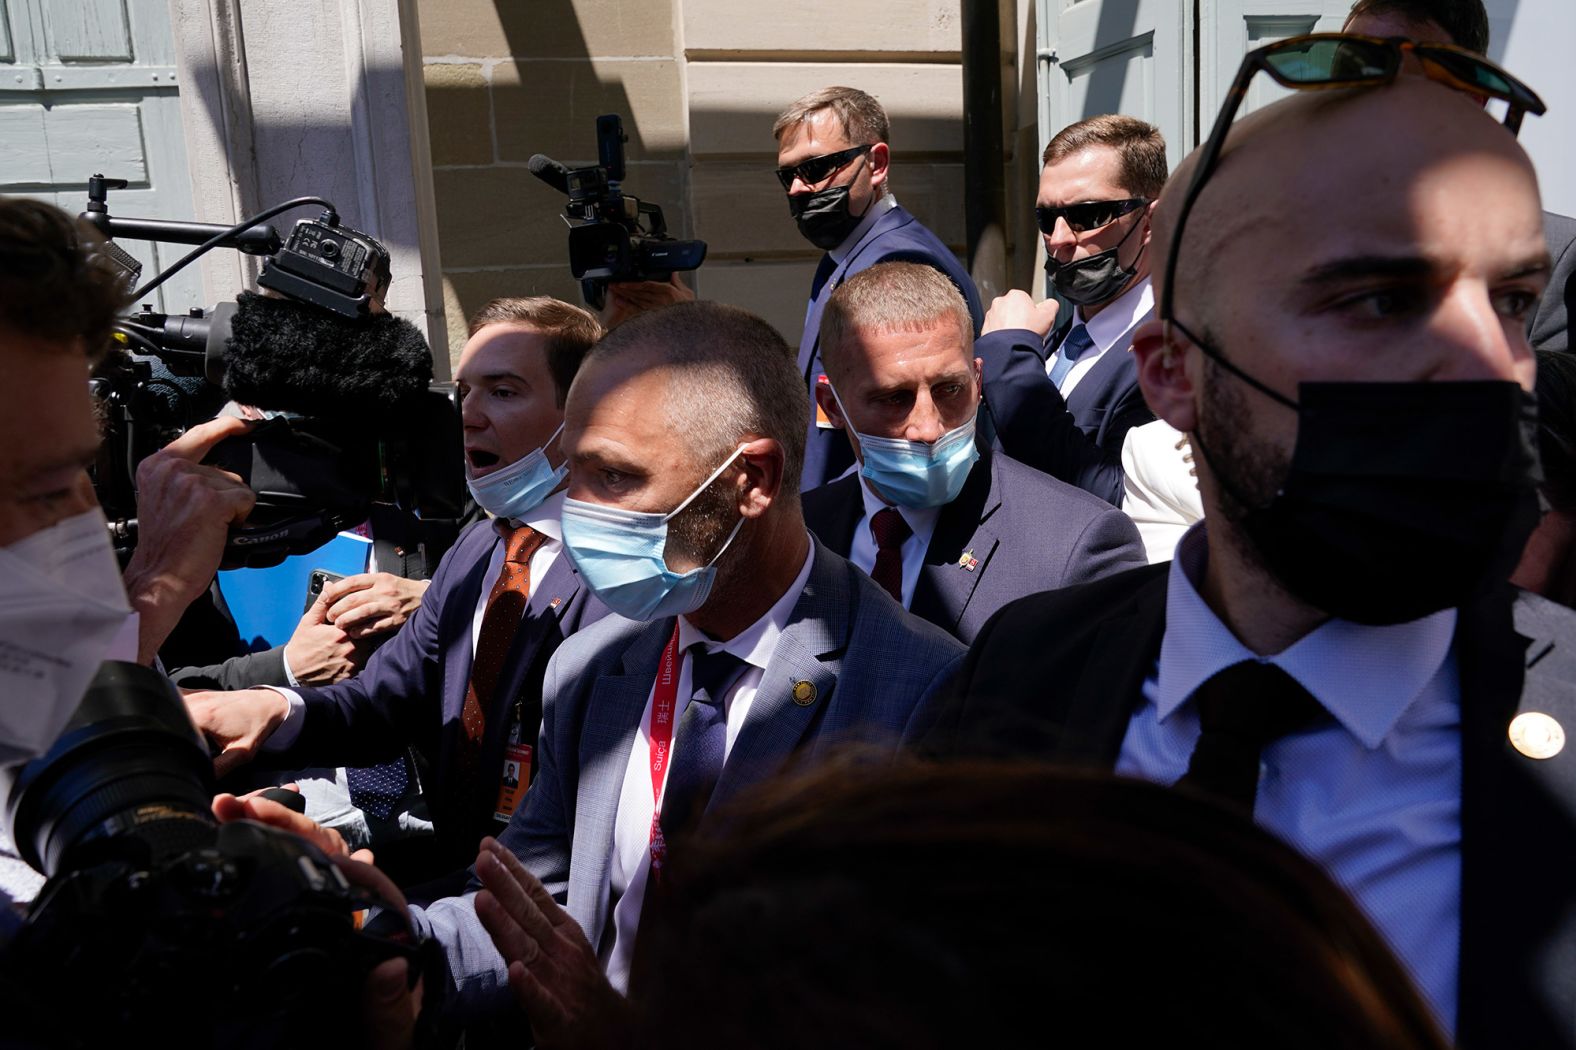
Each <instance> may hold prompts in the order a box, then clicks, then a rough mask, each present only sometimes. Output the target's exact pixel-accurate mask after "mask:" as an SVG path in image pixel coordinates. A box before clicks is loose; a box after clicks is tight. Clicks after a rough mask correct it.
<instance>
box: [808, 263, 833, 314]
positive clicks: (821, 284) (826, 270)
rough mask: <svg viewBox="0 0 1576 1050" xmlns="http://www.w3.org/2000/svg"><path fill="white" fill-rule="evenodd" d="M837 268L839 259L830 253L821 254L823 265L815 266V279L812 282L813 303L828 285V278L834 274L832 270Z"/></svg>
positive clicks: (811, 295) (811, 299) (811, 297)
mask: <svg viewBox="0 0 1576 1050" xmlns="http://www.w3.org/2000/svg"><path fill="white" fill-rule="evenodd" d="M836 269H837V260H836V259H834V258H832V257H831V256H830V255H823V256H821V265H819V266H817V267H816V268H815V279H814V280H812V281H811V282H810V301H811V302H812V303H813V302H815V300H816V299H817V298H819V297H820V295H821V289H822V288H825V287H826V282H827V280H828V279H829V278H830V277H831V276H832V271H833V270H836Z"/></svg>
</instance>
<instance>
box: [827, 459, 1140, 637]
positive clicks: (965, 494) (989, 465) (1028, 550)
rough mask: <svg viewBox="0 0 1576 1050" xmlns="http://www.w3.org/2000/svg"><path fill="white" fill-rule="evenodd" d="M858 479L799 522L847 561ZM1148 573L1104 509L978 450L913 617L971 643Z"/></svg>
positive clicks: (932, 549) (949, 510)
mask: <svg viewBox="0 0 1576 1050" xmlns="http://www.w3.org/2000/svg"><path fill="white" fill-rule="evenodd" d="M860 485H861V482H860V480H859V476H858V475H857V474H856V475H850V476H849V477H846V478H839V479H838V480H836V481H834V482H832V483H831V484H830V485H823V486H821V487H820V488H818V489H814V490H812V491H810V492H806V493H805V494H804V520H805V523H806V524H807V525H809V526H810V530H811V531H812V532H814V533H815V534H816V536H817V537H819V538H820V540H821V542H822V543H825V544H826V545H827V546H828V547H830V548H832V549H833V550H834V551H836V552H837V553H839V554H841V555H843V556H844V557H847V555H848V552H849V551H850V550H851V549H852V548H853V542H854V530H855V528H857V527H858V525H859V522H860V521H861V520H863V518H864V514H865V506H864V497H863V495H862V494H861V493H860V491H859V489H860ZM1143 564H1144V548H1143V545H1142V544H1141V543H1140V542H1139V538H1138V530H1137V529H1136V528H1135V527H1134V525H1133V522H1132V520H1131V519H1130V518H1128V516H1127V515H1126V514H1123V513H1122V512H1121V511H1119V510H1117V509H1116V508H1115V507H1113V506H1111V505H1110V504H1109V503H1107V502H1105V501H1104V500H1102V499H1099V498H1097V497H1095V496H1091V495H1090V494H1089V493H1087V492H1084V491H1082V490H1081V489H1076V488H1073V486H1071V485H1069V484H1067V483H1066V482H1063V481H1058V480H1056V479H1055V478H1053V477H1051V476H1050V475H1048V474H1042V473H1040V472H1039V471H1037V470H1034V469H1033V468H1031V467H1026V466H1024V465H1023V464H1022V463H1019V462H1018V461H1017V460H1015V459H1011V458H1009V457H1007V456H1004V455H1002V454H1001V453H999V452H991V451H990V450H988V449H987V450H984V451H982V452H981V453H980V460H979V462H978V463H976V464H974V469H973V470H971V471H969V477H968V481H966V482H965V483H964V485H963V490H962V491H961V492H959V493H958V498H957V499H955V500H953V501H952V502H951V503H948V504H947V505H946V506H945V507H943V508H942V509H941V514H940V515H939V516H938V517H937V519H936V531H935V532H934V533H933V534H932V535H931V537H930V546H929V547H928V548H926V550H925V565H924V567H923V568H922V569H920V573H919V583H918V584H916V585H915V587H914V600H913V601H911V602H910V603H909V610H910V611H911V612H913V613H914V615H915V616H922V617H924V618H925V619H927V620H929V621H930V622H931V623H933V624H936V625H937V626H939V627H942V628H945V629H946V630H947V631H948V632H950V633H951V634H953V635H955V636H956V637H958V638H960V639H962V640H963V641H964V642H971V641H973V640H974V636H975V635H976V634H978V633H979V630H980V628H981V627H983V626H984V625H985V621H986V620H988V619H990V617H991V615H992V614H993V613H995V612H996V610H997V609H1000V608H1001V607H1002V606H1003V605H1006V604H1007V603H1008V602H1010V601H1013V600H1014V599H1017V598H1022V597H1023V596H1024V595H1026V594H1033V593H1035V592H1036V591H1049V590H1055V589H1056V588H1057V587H1071V586H1072V585H1074V584H1078V583H1088V582H1089V581H1090V580H1096V579H1099V578H1100V577H1102V576H1110V575H1112V574H1113V573H1118V572H1121V571H1123V570H1124V569H1132V568H1136V567H1137V566H1139V565H1143Z"/></svg>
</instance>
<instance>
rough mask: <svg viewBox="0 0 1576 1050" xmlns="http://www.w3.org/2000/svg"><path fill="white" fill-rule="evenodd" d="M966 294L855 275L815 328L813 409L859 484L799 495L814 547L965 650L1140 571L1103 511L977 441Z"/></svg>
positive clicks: (901, 268)
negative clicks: (990, 633)
mask: <svg viewBox="0 0 1576 1050" xmlns="http://www.w3.org/2000/svg"><path fill="white" fill-rule="evenodd" d="M973 344H974V340H973V336H972V332H971V330H970V323H969V315H968V310H967V307H966V306H965V305H964V302H963V298H962V296H960V295H958V293H957V289H956V288H954V287H953V285H952V283H951V282H950V281H948V280H947V279H946V278H945V277H944V276H942V275H941V274H939V273H937V272H936V271H935V270H933V269H931V268H930V267H927V266H917V265H915V264H913V263H901V262H892V263H881V264H880V265H877V266H872V267H871V268H870V269H868V270H865V271H864V272H862V273H859V274H856V275H855V276H853V277H851V278H849V279H848V280H847V281H846V282H844V284H843V285H842V286H841V287H840V288H838V289H837V291H836V293H834V294H833V295H832V298H831V300H830V301H829V302H828V303H827V307H826V312H825V314H824V315H823V317H822V321H821V353H822V355H823V358H824V360H825V362H826V370H827V376H828V377H829V379H830V380H831V382H830V383H829V384H828V385H825V386H823V387H822V388H821V389H820V391H818V397H819V399H820V407H821V411H822V412H824V413H825V414H826V416H827V417H828V418H829V419H831V420H832V422H833V425H834V426H837V427H840V428H843V429H844V430H846V432H847V433H848V435H849V440H850V441H851V442H852V443H853V447H854V455H855V457H856V458H857V460H858V463H859V470H858V472H857V473H856V474H854V475H850V476H848V477H845V478H840V479H839V480H837V481H834V482H832V483H831V484H829V485H825V486H822V487H821V488H819V489H813V490H811V491H810V492H807V493H805V496H804V508H805V520H806V522H808V523H809V525H810V529H811V531H813V532H814V533H815V534H816V535H817V536H818V537H820V539H821V541H822V542H823V543H825V544H827V546H829V547H831V548H832V549H833V550H835V551H837V552H838V553H839V554H843V555H845V556H847V557H848V558H849V559H850V560H851V561H852V562H853V563H854V564H855V565H857V566H859V567H860V568H861V569H864V570H865V571H866V572H868V573H870V574H871V576H872V577H873V578H874V579H875V581H876V582H877V583H879V584H881V586H882V587H883V588H884V589H885V590H886V591H887V593H889V594H891V595H892V597H893V598H895V599H897V600H898V601H900V602H902V603H903V605H904V607H905V608H907V609H909V610H910V611H912V612H914V613H915V614H917V615H919V616H923V617H924V618H925V619H927V620H929V621H931V622H932V623H934V624H937V625H939V626H941V627H943V628H945V629H946V630H947V631H949V632H951V633H952V634H953V635H955V636H956V637H958V638H960V639H962V640H963V641H965V642H967V641H970V640H971V639H972V638H973V637H974V635H975V634H976V633H977V632H978V631H979V629H980V627H981V626H983V625H984V623H985V621H986V620H987V619H989V618H990V616H991V614H992V613H994V612H995V611H996V610H997V609H1000V608H1001V607H1002V606H1003V605H1005V604H1006V603H1008V602H1010V601H1012V600H1013V599H1015V598H1021V597H1023V596H1024V595H1026V594H1033V593H1035V592H1036V591H1046V590H1054V589H1055V588H1057V587H1067V586H1070V585H1072V584H1075V583H1084V582H1087V581H1089V580H1093V579H1098V578H1099V577H1101V576H1108V575H1110V574H1112V573H1115V572H1120V571H1121V570H1123V569H1130V568H1133V567H1134V566H1137V565H1141V564H1143V558H1142V554H1141V550H1140V546H1139V542H1138V534H1137V531H1136V530H1135V529H1134V527H1133V523H1132V522H1131V521H1129V520H1128V519H1127V517H1126V516H1124V515H1123V514H1122V513H1121V512H1120V511H1118V510H1117V509H1116V508H1114V507H1112V506H1111V505H1110V504H1108V503H1106V502H1104V501H1103V500H1100V499H1097V498H1095V497H1094V496H1091V495H1089V494H1088V493H1087V492H1082V491H1080V490H1078V489H1076V488H1074V487H1073V486H1071V485H1068V484H1066V483H1064V482H1061V481H1057V480H1056V479H1055V478H1052V477H1050V476H1048V475H1046V474H1042V473H1041V472H1039V471H1037V470H1033V469H1031V468H1029V467H1026V466H1024V465H1023V464H1021V463H1019V462H1017V461H1016V460H1013V459H1010V458H1008V457H1007V456H1005V455H1003V454H1002V453H1000V452H992V451H990V450H988V449H982V448H981V447H979V445H978V444H977V443H976V441H975V433H974V422H975V417H976V415H977V413H978V409H979V404H980V381H979V361H978V359H977V358H975V357H974V356H973V353H972V349H973Z"/></svg>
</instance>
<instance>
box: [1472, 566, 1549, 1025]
mask: <svg viewBox="0 0 1576 1050" xmlns="http://www.w3.org/2000/svg"><path fill="white" fill-rule="evenodd" d="M1513 601H1514V591H1513V589H1512V588H1509V587H1506V588H1502V589H1501V591H1500V592H1499V593H1496V594H1494V595H1493V596H1491V597H1490V598H1487V599H1484V600H1482V601H1479V602H1476V603H1474V604H1473V605H1471V606H1468V607H1466V608H1464V609H1463V610H1462V614H1461V617H1460V620H1459V623H1458V626H1457V629H1456V654H1457V661H1458V667H1459V674H1460V683H1461V955H1460V960H1461V961H1460V972H1459V976H1458V981H1457V987H1458V989H1459V996H1458V1004H1459V1005H1458V1013H1457V1018H1458V1019H1457V1033H1456V1034H1457V1039H1458V1041H1459V1042H1460V1043H1461V1044H1462V1045H1464V1046H1476V1047H1482V1046H1546V1045H1547V1046H1552V1045H1569V1044H1570V1043H1571V1041H1572V1036H1573V1029H1576V1022H1573V1016H1572V1015H1573V1009H1572V1007H1573V1003H1572V995H1573V992H1572V988H1573V987H1576V955H1573V953H1572V951H1571V948H1570V947H1569V946H1570V945H1571V944H1572V941H1573V938H1576V918H1573V917H1572V914H1571V913H1572V908H1571V898H1572V891H1571V884H1570V872H1571V870H1572V867H1573V865H1576V823H1573V815H1572V813H1571V809H1570V806H1569V800H1570V799H1572V798H1573V797H1576V753H1573V748H1572V746H1571V744H1569V743H1567V745H1566V747H1565V749H1564V751H1562V752H1561V753H1559V754H1557V755H1555V756H1554V757H1551V758H1548V759H1544V760H1536V759H1532V758H1529V757H1527V756H1525V755H1523V754H1521V753H1520V752H1518V751H1517V750H1516V749H1515V748H1514V747H1513V746H1512V745H1511V744H1510V742H1509V734H1508V728H1509V725H1510V722H1511V720H1512V719H1513V718H1515V717H1516V715H1517V714H1518V713H1521V712H1529V711H1537V712H1540V713H1543V714H1550V713H1551V712H1552V713H1553V715H1554V716H1556V721H1559V722H1561V723H1562V724H1563V726H1564V728H1565V731H1566V732H1567V733H1571V732H1573V731H1576V722H1573V721H1572V720H1571V719H1572V718H1573V716H1576V685H1573V684H1572V683H1571V682H1569V681H1561V680H1558V678H1557V677H1556V676H1553V675H1548V674H1542V673H1540V672H1539V669H1538V664H1539V663H1540V662H1541V661H1543V660H1546V659H1547V660H1549V661H1550V665H1552V664H1553V663H1554V661H1553V659H1552V658H1551V656H1550V653H1551V651H1552V650H1553V649H1554V648H1555V647H1556V646H1557V645H1559V644H1561V643H1562V642H1563V643H1564V644H1569V640H1568V639H1558V638H1555V637H1552V636H1550V635H1546V634H1543V633H1541V632H1540V630H1539V628H1540V626H1541V625H1540V624H1539V623H1537V622H1536V621H1535V620H1531V619H1529V618H1527V617H1524V616H1521V615H1519V613H1520V612H1522V610H1521V609H1519V608H1518V609H1517V610H1516V612H1517V614H1518V615H1516V616H1515V618H1514V619H1513V613H1512V603H1513ZM1518 628H1519V629H1518ZM1529 635H1530V637H1529Z"/></svg>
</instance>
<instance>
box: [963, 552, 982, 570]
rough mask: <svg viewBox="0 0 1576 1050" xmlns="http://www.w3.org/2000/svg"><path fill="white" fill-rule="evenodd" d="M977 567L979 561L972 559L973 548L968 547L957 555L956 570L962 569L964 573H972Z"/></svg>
mask: <svg viewBox="0 0 1576 1050" xmlns="http://www.w3.org/2000/svg"><path fill="white" fill-rule="evenodd" d="M979 565H980V560H979V559H978V558H976V557H974V548H973V547H970V548H969V549H968V550H966V551H964V552H963V553H962V554H960V555H958V568H960V569H962V570H963V571H964V572H973V571H974V570H975V569H977V568H979Z"/></svg>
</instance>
